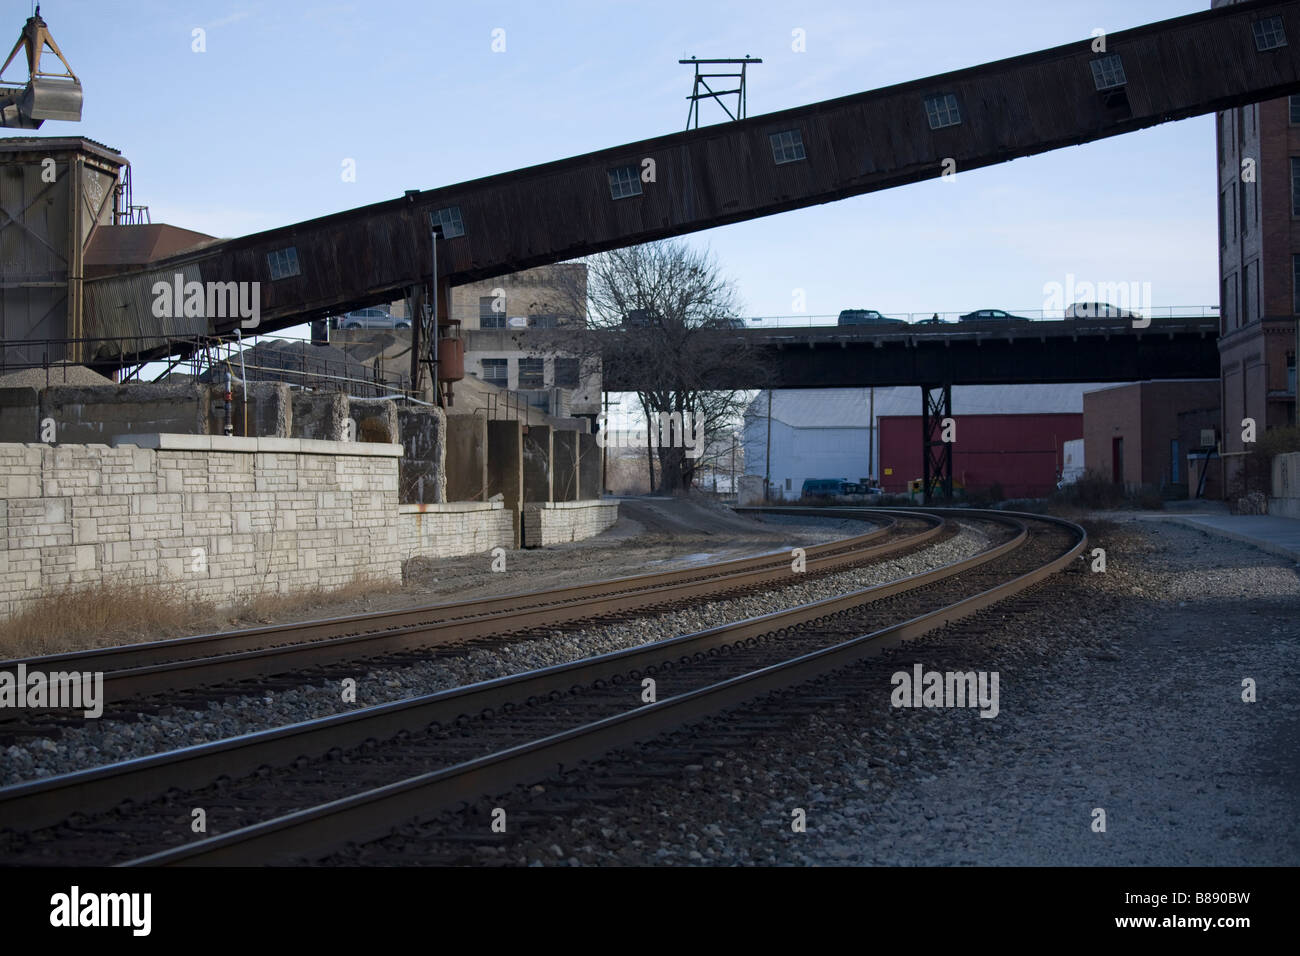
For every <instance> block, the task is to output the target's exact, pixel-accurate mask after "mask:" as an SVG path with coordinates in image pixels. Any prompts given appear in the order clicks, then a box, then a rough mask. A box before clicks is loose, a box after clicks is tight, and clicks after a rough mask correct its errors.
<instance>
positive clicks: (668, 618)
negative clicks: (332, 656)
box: [0, 516, 989, 784]
mask: <svg viewBox="0 0 1300 956" xmlns="http://www.w3.org/2000/svg"><path fill="white" fill-rule="evenodd" d="M772 517H773V518H775V519H776V520H777V521H779V522H781V523H782V524H786V523H789V524H791V525H792V527H793V526H794V525H795V522H794V521H790V520H789V519H782V518H780V517H779V516H772ZM834 524H835V525H837V526H839V527H838V528H837V531H838V533H836V534H831V535H828V537H831V538H834V537H840V536H843V534H844V533H859V534H860V533H862V530H863V527H864V526H863V523H861V522H834ZM804 527H806V523H805V525H804ZM819 533H820V534H826V531H825V529H824V528H823V529H819ZM988 544H989V538H988V536H987V535H986V534H985V533H984V531H983V530H981V529H979V528H977V527H975V526H969V525H964V526H963V527H962V530H961V531H959V532H958V534H956V535H954V536H953V537H951V538H949V539H947V540H945V541H942V542H940V543H938V544H936V545H933V546H931V547H927V548H924V549H922V550H920V551H918V552H916V553H913V554H910V555H906V556H904V557H901V558H895V559H891V560H887V561H884V562H880V563H877V564H872V565H868V566H865V567H862V568H855V569H851V570H848V571H843V572H837V573H835V574H831V575H826V576H824V577H820V578H814V579H810V580H809V581H807V582H805V583H802V584H797V585H793V586H791V587H788V588H783V589H781V590H774V591H770V592H762V593H757V594H749V595H745V596H742V597H737V598H733V599H728V600H720V601H711V602H706V603H704V604H699V605H695V606H692V607H690V608H686V609H683V610H679V611H673V612H670V613H667V614H661V615H658V616H654V617H643V618H638V619H637V620H635V621H630V622H620V623H616V624H612V625H609V626H605V627H588V628H584V629H582V630H578V631H572V632H561V631H554V632H552V633H551V634H550V636H543V637H534V638H532V639H529V640H521V641H518V642H512V643H509V644H507V645H505V646H502V647H497V648H493V649H469V650H467V651H466V652H464V653H463V654H456V655H454V656H440V657H439V658H437V659H436V660H430V661H427V662H419V663H413V664H403V665H402V666H397V667H382V668H371V669H365V668H360V667H359V668H358V672H357V675H356V681H357V703H355V704H353V703H345V702H344V701H343V700H342V694H341V691H340V687H339V685H338V684H337V683H330V684H328V685H312V684H304V685H302V686H299V687H297V688H294V689H290V690H283V691H276V692H274V693H256V692H254V693H250V694H249V695H247V696H239V697H230V698H226V699H224V700H221V701H211V702H209V703H208V705H207V707H206V708H204V709H201V710H193V709H188V708H181V707H177V708H172V709H170V710H167V711H164V712H160V713H146V714H141V715H140V716H139V719H137V720H131V721H123V720H115V719H111V718H103V719H99V720H91V721H86V722H85V723H84V724H81V725H78V726H74V727H69V728H67V729H65V730H64V731H63V732H62V734H61V735H60V736H58V737H56V738H44V737H41V738H32V739H28V740H24V741H21V742H19V743H14V744H12V745H10V746H9V747H8V748H7V750H6V751H5V752H4V756H5V760H4V766H3V771H2V772H0V784H11V783H16V782H19V781H22V780H29V779H38V778H41V777H46V776H50V775H52V774H57V773H67V772H71V771H74V770H81V769H85V768H88V767H94V766H99V765H100V764H104V763H110V762H113V761H118V760H125V759H129V758H133V757H142V756H148V755H150V754H155V753H160V752H162V751H166V750H173V749H176V748H178V747H184V746H190V745H193V744H198V743H204V742H207V741H211V740H219V739H222V738H226V737H233V736H238V735H240V734H245V733H250V732H253V731H257V730H265V729H268V728H271V727H277V726H283V725H285V724H291V723H297V722H300V721H303V720H309V719H312V718H316V717H323V716H327V715H330V714H335V713H341V712H344V711H350V710H355V709H357V708H358V707H361V706H367V705H374V704H381V703H386V702H389V701H394V700H401V699H404V698H408V697H413V696H416V695H419V694H427V693H432V692H434V691H438V690H445V689H448V688H452V687H459V686H464V685H466V684H472V683H476V682H478V681H483V680H489V679H492V678H495V677H501V676H506V675H509V674H515V673H519V672H521V671H526V670H533V669H536V668H540V667H547V666H550V665H553V664H559V663H564V662H567V661H573V660H578V659H581V658H584V657H591V656H595V655H597V654H602V653H607V652H609V651H614V650H619V649H622V648H626V647H634V646H638V645H641V644H647V643H650V642H652V641H657V640H664V639H667V638H670V637H674V636H676V635H678V634H682V633H687V632H690V631H696V630H701V629H704V628H707V627H714V626H717V625H720V624H725V623H728V622H731V621H738V620H743V619H745V618H748V617H754V616H757V615H760V614H767V613H771V612H773V611H776V610H780V609H782V608H784V607H789V606H791V605H793V604H800V603H808V602H811V601H816V600H821V599H823V598H827V597H831V596H834V595H837V594H842V593H844V592H845V591H848V590H852V589H855V588H863V587H870V586H873V585H878V584H883V583H886V582H888V581H893V580H896V579H898V578H901V577H906V576H908V575H912V574H918V573H921V572H923V571H927V570H930V569H932V568H935V567H938V566H940V565H942V564H947V563H950V562H952V561H956V560H959V559H960V558H963V557H968V556H970V555H972V554H975V553H976V552H978V551H980V550H982V549H984V548H985V547H987V546H988Z"/></svg>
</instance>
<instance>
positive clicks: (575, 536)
mask: <svg viewBox="0 0 1300 956" xmlns="http://www.w3.org/2000/svg"><path fill="white" fill-rule="evenodd" d="M616 521H618V502H617V501H553V502H549V503H547V504H527V505H524V547H526V548H544V547H546V546H547V545H550V544H563V543H564V542H566V541H581V540H583V539H584V538H590V537H594V536H595V535H598V534H600V533H601V532H602V531H604V530H605V529H606V528H608V527H609V526H610V525H612V524H614V522H616Z"/></svg>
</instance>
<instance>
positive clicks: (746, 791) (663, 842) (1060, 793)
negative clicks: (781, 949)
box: [331, 526, 1300, 866]
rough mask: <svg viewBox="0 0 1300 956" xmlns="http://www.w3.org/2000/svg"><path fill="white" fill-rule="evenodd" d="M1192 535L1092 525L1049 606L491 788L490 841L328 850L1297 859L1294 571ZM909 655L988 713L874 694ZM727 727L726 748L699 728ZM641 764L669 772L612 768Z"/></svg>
mask: <svg viewBox="0 0 1300 956" xmlns="http://www.w3.org/2000/svg"><path fill="white" fill-rule="evenodd" d="M1204 541H1205V539H1204V538H1203V536H1202V535H1201V534H1200V533H1199V532H1196V531H1191V530H1188V529H1185V528H1181V527H1151V528H1140V527H1137V526H1133V527H1128V528H1119V527H1111V528H1109V529H1106V530H1104V532H1103V533H1102V534H1101V535H1100V536H1095V537H1094V539H1093V541H1092V542H1091V543H1090V547H1093V546H1100V547H1104V548H1106V550H1107V561H1108V568H1107V572H1106V573H1105V574H1094V573H1089V572H1087V571H1079V572H1076V573H1067V574H1063V575H1058V576H1056V577H1055V578H1053V579H1052V580H1051V581H1049V582H1047V583H1046V584H1045V585H1040V586H1039V591H1038V593H1039V594H1043V595H1047V596H1049V598H1050V600H1048V601H1029V600H1026V599H1024V598H1023V597H1022V598H1021V599H1019V600H1017V601H1016V602H1015V603H1014V604H1013V605H1012V607H1011V608H1010V609H1008V607H1007V606H1006V605H998V606H995V607H994V608H991V609H989V610H988V611H986V612H984V613H983V614H982V615H981V616H980V617H979V618H977V619H975V620H974V621H973V622H970V626H964V625H955V626H952V627H949V628H947V629H945V630H943V631H940V632H937V633H935V634H933V635H930V636H928V637H926V638H924V639H921V640H919V641H916V642H913V643H911V644H908V645H906V646H904V647H901V648H897V649H895V650H893V651H891V652H889V653H888V654H887V655H885V656H883V657H880V658H875V659H872V660H869V661H866V662H864V663H862V664H860V665H857V666H855V667H854V668H851V669H849V670H846V671H842V672H839V673H838V674H835V675H831V676H830V677H828V678H826V679H824V680H821V681H819V682H817V683H816V684H815V685H806V686H805V687H804V688H803V689H802V691H801V693H804V694H812V693H818V694H821V695H824V696H825V697H830V698H832V701H833V702H830V703H825V704H823V705H822V706H821V707H820V708H819V709H818V710H817V711H816V712H815V713H812V714H806V715H803V716H796V715H793V714H792V715H789V716H787V717H785V718H784V719H783V720H781V724H780V726H773V727H772V728H771V729H764V730H761V731H755V730H754V729H753V727H752V726H750V727H749V728H748V729H745V730H738V729H737V727H738V726H742V727H743V722H745V721H748V722H749V723H750V724H751V725H752V724H753V723H755V722H760V721H761V720H762V719H764V717H765V715H772V714H780V713H781V702H782V701H783V700H797V699H798V696H799V695H798V694H794V693H789V692H787V693H785V694H782V695H776V696H774V697H772V698H769V699H767V700H766V701H764V702H759V703H758V704H755V705H753V706H750V707H746V708H743V709H741V710H739V711H737V712H734V713H732V714H730V715H727V716H726V717H724V718H722V719H718V720H715V721H712V722H710V723H709V724H708V725H707V726H706V727H704V728H701V729H699V730H697V731H694V732H680V733H677V734H674V735H672V736H669V737H665V738H660V739H659V740H657V741H655V742H653V743H651V744H649V745H646V746H644V747H639V748H635V749H630V750H628V751H624V752H621V753H619V754H615V755H611V756H610V757H609V758H607V759H606V760H604V761H600V762H597V763H596V764H593V765H590V766H587V767H583V768H580V769H579V770H577V771H575V772H574V774H573V776H572V777H571V778H568V779H567V781H566V779H552V780H543V781H540V782H539V783H538V784H537V785H535V786H533V787H532V788H528V789H524V788H521V789H520V790H518V791H516V792H514V793H512V794H509V795H505V796H503V797H502V798H501V799H500V800H498V801H497V802H498V803H499V804H500V805H502V806H504V807H506V808H507V809H508V811H509V812H511V813H513V814H515V815H517V816H518V817H519V818H520V819H527V820H529V821H530V822H529V823H528V824H527V825H521V831H520V833H519V834H518V835H516V836H515V837H514V838H513V839H511V840H508V841H502V842H499V843H498V844H497V845H481V846H480V845H474V844H472V843H470V844H467V843H465V842H462V843H461V844H460V846H461V847H462V848H463V849H456V848H452V849H451V850H449V849H448V846H449V844H445V843H439V842H438V836H439V835H440V834H441V833H442V832H445V830H446V827H447V821H445V820H444V821H441V827H440V826H439V825H430V826H427V827H406V828H403V831H402V833H401V837H400V840H387V841H379V842H377V843H376V844H371V845H369V846H367V847H362V848H359V849H357V850H354V851H351V852H349V853H348V854H342V855H340V856H339V857H336V858H334V859H333V860H332V861H331V862H348V861H349V860H350V859H351V860H355V859H360V860H364V861H366V862H378V861H388V862H399V863H401V862H410V863H419V862H421V861H422V860H428V859H438V860H447V859H454V860H455V861H456V862H462V863H471V864H491V865H500V864H514V865H532V866H540V865H556V864H559V865H565V864H569V865H578V864H603V865H608V864H630V863H631V864H635V863H639V864H645V863H670V864H685V865H721V864H742V865H748V864H764V865H810V864H811V865H900V864H901V865H972V864H979V865H1043V866H1046V865H1062V864H1067V865H1124V866H1127V865H1163V866H1169V865H1172V866H1185V865H1216V866H1223V865H1292V866H1294V865H1295V864H1296V863H1297V862H1300V829H1297V827H1296V826H1295V820H1296V819H1297V811H1300V769H1298V766H1300V765H1298V764H1297V761H1296V754H1297V753H1300V693H1298V692H1300V686H1298V685H1300V679H1298V678H1297V675H1298V674H1300V620H1298V619H1297V615H1296V610H1297V606H1298V604H1297V602H1298V600H1300V578H1298V577H1297V569H1296V567H1293V566H1292V565H1291V564H1290V563H1288V562H1286V561H1284V560H1282V559H1278V558H1276V557H1273V556H1271V555H1267V554H1264V553H1262V552H1260V551H1257V550H1255V549H1253V548H1250V547H1248V546H1245V545H1239V544H1236V543H1232V542H1225V541H1221V540H1218V539H1214V540H1213V542H1212V547H1209V548H1206V547H1203V544H1204ZM918 662H919V663H921V664H923V665H924V667H925V668H926V669H927V670H940V671H947V670H959V671H968V670H976V671H979V670H986V671H997V672H998V673H999V675H1000V692H999V697H1000V701H999V703H1000V712H999V714H998V715H997V717H995V718H992V719H984V718H981V717H980V716H979V713H978V710H975V709H956V708H953V709H946V708H923V709H903V708H893V707H891V706H890V692H891V689H892V687H891V682H890V677H891V675H892V674H893V673H894V672H896V671H898V670H910V669H911V667H912V665H913V664H914V663H918ZM1247 677H1249V678H1253V679H1254V680H1255V681H1256V682H1257V685H1258V692H1257V693H1258V700H1257V702H1255V703H1245V702H1243V701H1242V679H1243V678H1247ZM836 697H838V698H839V700H838V701H835V700H834V698H836ZM778 719H780V718H778ZM737 733H745V734H747V735H748V737H749V738H750V739H749V741H748V742H747V744H746V745H745V746H744V747H743V748H738V747H736V746H735V744H734V743H724V744H713V745H711V744H710V739H711V736H712V737H718V736H719V735H728V734H730V735H732V736H733V737H734V735H735V734H737ZM722 739H724V740H725V737H724V738H722ZM692 752H694V754H696V755H695V756H693V755H692ZM656 765H659V766H665V767H670V768H676V769H675V771H674V772H672V773H671V774H670V775H669V776H666V777H664V778H663V779H659V780H654V779H653V778H651V777H644V778H642V779H644V780H645V781H646V782H645V784H644V785H643V786H640V787H637V786H634V785H632V784H629V783H628V782H627V778H629V777H633V778H635V777H637V776H638V774H639V772H640V771H641V770H644V769H645V768H652V767H655V766H656ZM607 777H608V778H611V781H612V782H611V785H610V786H611V791H612V792H614V793H615V794H617V796H616V797H613V798H611V800H612V801H613V802H612V803H610V804H609V805H607V806H605V807H599V806H598V807H595V808H589V807H584V808H582V809H581V810H578V811H574V810H566V809H565V808H564V807H563V801H564V799H565V798H564V791H565V787H566V785H568V782H569V781H572V780H573V779H578V778H580V779H582V780H583V781H584V783H586V784H588V785H595V786H599V782H600V780H601V779H602V778H607ZM550 801H559V802H560V804H561V806H560V807H558V808H557V809H555V810H548V808H547V805H548V802H550ZM796 808H798V809H802V810H804V811H805V812H806V814H807V829H806V832H803V833H796V832H794V831H793V829H792V827H791V821H792V811H793V810H795V809H796ZM1096 809H1101V810H1104V811H1105V814H1106V829H1105V832H1094V829H1093V824H1094V819H1096V818H1095V816H1094V811H1095V810H1096ZM482 815H483V808H482V807H479V808H477V814H476V815H475V819H474V820H467V819H465V818H462V820H461V824H462V825H463V824H465V823H466V822H468V823H469V824H470V825H471V826H475V827H477V822H476V821H477V819H478V818H480V817H482ZM534 821H541V822H534ZM477 832H479V833H487V832H488V828H487V826H486V825H483V826H482V827H481V828H478V829H477ZM483 842H484V844H488V843H489V840H484V841H483ZM457 852H459V853H460V854H461V855H460V856H459V857H457V856H455V855H454V854H455V853H457ZM449 853H451V854H453V855H452V856H449V855H448V854H449Z"/></svg>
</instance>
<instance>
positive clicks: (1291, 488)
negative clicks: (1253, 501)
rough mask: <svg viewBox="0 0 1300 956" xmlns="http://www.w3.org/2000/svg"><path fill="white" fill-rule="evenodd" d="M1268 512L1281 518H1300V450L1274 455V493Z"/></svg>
mask: <svg viewBox="0 0 1300 956" xmlns="http://www.w3.org/2000/svg"><path fill="white" fill-rule="evenodd" d="M1268 513H1269V514H1271V515H1277V516H1278V517H1280V518H1300V452H1288V453H1287V454H1285V455H1274V456H1273V494H1272V495H1270V496H1269V499H1268Z"/></svg>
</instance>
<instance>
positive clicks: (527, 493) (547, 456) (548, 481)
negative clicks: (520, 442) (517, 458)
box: [524, 425, 555, 504]
mask: <svg viewBox="0 0 1300 956" xmlns="http://www.w3.org/2000/svg"><path fill="white" fill-rule="evenodd" d="M553 436H554V430H553V429H552V428H551V427H550V426H549V425H529V426H528V428H527V430H526V431H525V432H524V504H534V503H536V502H549V501H554V500H555V499H554V498H553V497H552V495H553V493H554V488H555V486H554V483H553V482H554V470H553V468H552V462H553V461H554V460H555V459H554V450H555V446H554V442H553Z"/></svg>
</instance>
